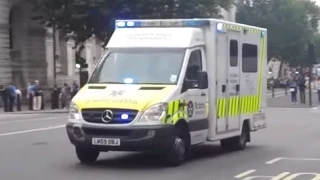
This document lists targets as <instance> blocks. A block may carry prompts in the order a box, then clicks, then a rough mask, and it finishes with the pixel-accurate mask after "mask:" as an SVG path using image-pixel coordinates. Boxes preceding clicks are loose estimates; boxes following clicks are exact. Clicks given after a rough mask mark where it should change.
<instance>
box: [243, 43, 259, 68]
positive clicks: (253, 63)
mask: <svg viewBox="0 0 320 180" xmlns="http://www.w3.org/2000/svg"><path fill="white" fill-rule="evenodd" d="M257 71H258V46H257V45H254V44H243V45H242V72H244V73H256V72H257Z"/></svg>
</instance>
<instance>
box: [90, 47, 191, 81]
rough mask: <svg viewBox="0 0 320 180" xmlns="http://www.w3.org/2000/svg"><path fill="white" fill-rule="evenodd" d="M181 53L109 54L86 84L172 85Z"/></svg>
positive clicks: (132, 50)
mask: <svg viewBox="0 0 320 180" xmlns="http://www.w3.org/2000/svg"><path fill="white" fill-rule="evenodd" d="M184 54H185V50H183V49H174V50H172V49H162V50H159V49H157V50H154V49H144V50H139V49H131V50H128V49H127V50H121V51H111V52H110V53H109V54H108V55H107V56H106V57H105V58H104V59H103V60H102V62H101V63H99V65H98V67H97V68H96V70H95V71H94V73H93V75H92V77H91V79H90V81H89V83H116V84H118V83H119V84H122V83H129V84H176V83H177V81H178V78H179V74H180V70H181V66H182V63H183V59H184Z"/></svg>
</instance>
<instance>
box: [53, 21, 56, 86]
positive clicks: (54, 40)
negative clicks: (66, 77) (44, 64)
mask: <svg viewBox="0 0 320 180" xmlns="http://www.w3.org/2000/svg"><path fill="white" fill-rule="evenodd" d="M52 37H53V39H52V40H53V41H52V42H53V84H54V85H55V84H57V60H56V54H57V42H56V25H55V23H53V26H52Z"/></svg>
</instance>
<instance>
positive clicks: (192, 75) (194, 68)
mask: <svg viewBox="0 0 320 180" xmlns="http://www.w3.org/2000/svg"><path fill="white" fill-rule="evenodd" d="M201 70H202V56H201V50H195V51H192V52H191V54H190V58H189V63H188V67H187V72H186V77H185V78H186V79H188V80H196V78H197V72H198V71H201Z"/></svg>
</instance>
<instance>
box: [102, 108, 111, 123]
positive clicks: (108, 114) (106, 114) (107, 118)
mask: <svg viewBox="0 0 320 180" xmlns="http://www.w3.org/2000/svg"><path fill="white" fill-rule="evenodd" d="M112 119H113V113H112V111H111V110H105V111H104V112H103V113H102V115H101V120H102V121H103V122H104V123H108V122H110V121H112Z"/></svg>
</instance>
